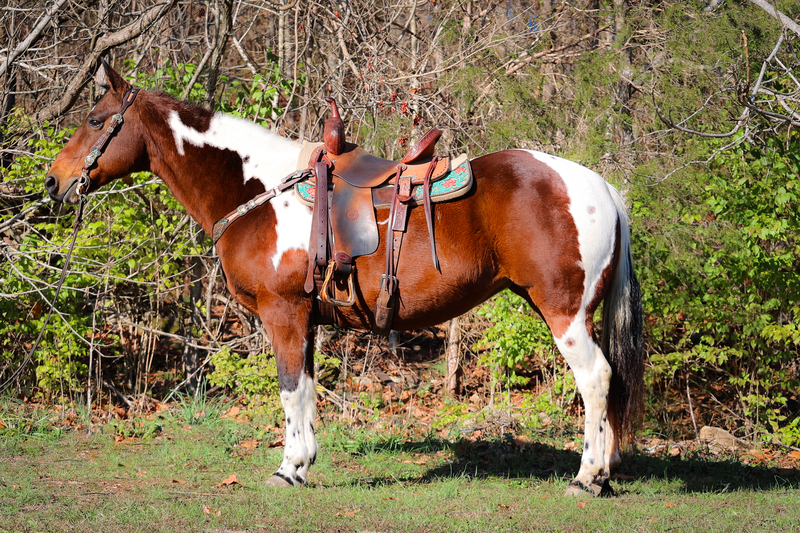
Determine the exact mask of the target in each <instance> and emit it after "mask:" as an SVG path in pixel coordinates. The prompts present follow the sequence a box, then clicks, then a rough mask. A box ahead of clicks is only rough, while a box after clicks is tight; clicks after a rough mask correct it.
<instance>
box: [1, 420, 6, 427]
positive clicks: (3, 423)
mask: <svg viewBox="0 0 800 533" xmlns="http://www.w3.org/2000/svg"><path fill="white" fill-rule="evenodd" d="M0 429H6V424H5V422H3V419H2V418H0Z"/></svg>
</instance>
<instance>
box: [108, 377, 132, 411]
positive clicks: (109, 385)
mask: <svg viewBox="0 0 800 533" xmlns="http://www.w3.org/2000/svg"><path fill="white" fill-rule="evenodd" d="M103 385H104V386H105V387H106V388H108V389H110V390H111V391H112V392H113V393H114V394H116V395H117V396H119V397H120V398H121V399H122V401H123V402H125V403H126V404H128V407H130V408H131V409H133V402H132V401H130V400H129V399H128V397H127V396H125V395H124V394H122V393H121V392H120V391H118V390H117V389H116V387H114V385H112V384H111V383H109V382H108V381H106V380H103Z"/></svg>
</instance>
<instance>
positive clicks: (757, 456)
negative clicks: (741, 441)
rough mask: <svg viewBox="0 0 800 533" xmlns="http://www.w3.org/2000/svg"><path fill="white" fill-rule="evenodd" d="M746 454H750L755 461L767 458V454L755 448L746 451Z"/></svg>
mask: <svg viewBox="0 0 800 533" xmlns="http://www.w3.org/2000/svg"><path fill="white" fill-rule="evenodd" d="M747 455H750V456H752V457H753V458H755V459H756V460H757V461H763V460H764V459H767V454H765V453H764V452H762V451H761V450H755V449H753V450H750V451H748V452H747Z"/></svg>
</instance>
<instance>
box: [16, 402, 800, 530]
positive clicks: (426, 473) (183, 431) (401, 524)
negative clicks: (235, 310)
mask: <svg viewBox="0 0 800 533" xmlns="http://www.w3.org/2000/svg"><path fill="white" fill-rule="evenodd" d="M224 412H225V409H223V408H222V406H221V405H219V404H206V405H204V406H198V405H194V406H192V405H190V404H189V403H187V402H183V403H179V407H178V408H175V409H172V410H170V411H166V412H164V413H161V414H160V415H156V416H152V417H150V419H149V420H147V422H149V423H150V426H149V429H146V430H145V429H142V430H141V432H140V435H138V436H137V435H136V434H135V433H136V431H133V430H131V431H130V435H128V436H127V437H123V435H122V434H121V433H120V431H119V429H120V427H119V424H120V422H117V423H116V424H117V425H116V426H115V425H114V424H106V425H105V426H102V427H93V428H92V431H91V432H89V431H87V429H81V430H72V431H66V432H62V431H56V430H54V429H53V426H52V424H47V423H45V421H46V417H45V415H44V413H41V412H40V413H34V412H29V413H27V414H25V413H22V414H17V415H16V416H17V418H16V419H15V420H14V421H13V423H12V422H11V418H10V416H9V414H7V413H8V410H6V411H5V412H4V413H3V415H2V420H3V421H4V424H5V425H6V428H5V429H4V430H3V432H2V433H0V435H2V440H0V531H2V532H18V531H19V532H22V531H25V532H38V531H41V532H51V531H108V532H127V531H131V532H140V531H154V532H155V531H165V532H172V531H214V532H240V531H256V532H259V531H343V532H344V531H353V532H364V531H386V532H388V531H398V532H400V531H402V532H428V531H454V532H455V531H487V532H489V531H492V532H494V531H514V532H518V531H619V530H633V531H698V530H705V531H737V532H738V531H800V476H798V471H797V468H794V469H793V470H790V471H783V470H781V469H779V468H777V467H775V466H774V465H771V464H769V462H768V461H767V462H762V463H761V464H757V465H746V464H743V463H742V462H740V461H739V459H738V458H736V457H734V456H729V455H725V454H721V455H719V456H714V455H711V454H704V455H701V454H691V453H686V454H683V455H682V456H680V457H674V458H673V457H669V456H667V455H665V456H657V457H651V456H648V455H645V454H634V455H632V456H631V457H629V458H628V459H627V461H626V464H625V470H624V471H623V476H622V478H621V479H617V480H616V481H615V482H614V486H615V488H616V490H617V496H616V497H613V498H608V499H595V498H592V497H590V496H588V495H587V496H585V497H582V498H577V499H575V498H565V497H564V496H563V492H564V489H565V488H566V485H567V483H568V482H569V480H570V479H571V477H572V476H573V475H574V474H575V470H576V469H577V467H578V464H579V455H578V453H577V452H575V451H571V450H569V449H564V443H565V440H566V441H572V440H573V437H574V436H572V435H568V436H567V438H566V439H565V437H564V436H563V435H559V434H556V433H544V432H543V433H539V434H537V435H535V436H534V437H532V438H530V439H526V440H525V441H524V442H521V443H520V442H519V441H515V440H514V439H512V438H510V437H506V438H486V439H477V440H473V439H467V438H458V437H455V438H450V437H448V438H443V437H440V436H438V435H434V434H424V433H423V434H412V433H409V431H408V428H403V427H399V428H396V429H395V430H393V431H388V430H387V431H385V432H382V433H376V432H375V431H372V430H370V429H369V428H364V427H353V426H349V425H339V424H331V423H328V424H327V425H323V426H322V427H320V428H319V440H320V444H321V446H322V452H321V454H320V457H319V461H318V463H317V465H315V467H314V468H313V470H312V475H311V477H310V486H308V487H305V488H301V489H292V490H276V489H273V488H270V487H266V486H264V484H263V482H264V481H265V480H266V479H267V478H268V477H269V475H270V474H271V473H272V472H273V470H274V469H275V468H276V467H277V465H278V464H279V462H280V459H281V453H282V448H280V447H270V444H271V443H273V442H275V441H279V440H280V432H281V430H280V429H279V428H274V427H272V426H264V425H259V424H243V423H241V422H240V421H237V420H235V419H232V418H229V417H224V416H222V414H223V413H224ZM198 413H199V414H198ZM43 420H44V421H43ZM26 421H27V422H30V423H27V422H26ZM36 421H39V422H38V423H34V422H36ZM125 423H129V424H131V426H132V427H134V429H135V427H136V423H137V422H135V421H125ZM140 423H142V424H144V422H143V421H140ZM10 425H13V426H14V428H10V427H9V426H10ZM142 427H144V426H142ZM153 428H156V429H153ZM578 449H579V448H578ZM784 470H785V469H784ZM231 474H236V476H237V480H238V483H236V484H232V485H231V484H229V485H224V484H222V481H223V480H225V479H226V478H228V476H230V475H231ZM625 474H627V475H625Z"/></svg>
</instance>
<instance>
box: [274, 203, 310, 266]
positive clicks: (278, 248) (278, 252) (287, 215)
mask: <svg viewBox="0 0 800 533" xmlns="http://www.w3.org/2000/svg"><path fill="white" fill-rule="evenodd" d="M270 204H271V205H272V208H273V209H274V210H275V218H276V219H277V221H278V222H277V224H275V233H276V234H277V239H276V241H275V254H274V255H273V256H272V265H273V266H274V267H275V270H278V266H279V265H280V263H281V259H282V258H283V254H285V253H286V252H288V251H289V250H294V249H299V250H304V251H308V246H309V239H310V237H311V219H312V214H311V208H310V207H308V206H305V205H303V204H301V203H300V202H299V201H298V200H297V198H295V196H294V194H292V191H286V192H285V193H283V194H282V195H280V196H276V197H275V198H273V199H272V200H270Z"/></svg>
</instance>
